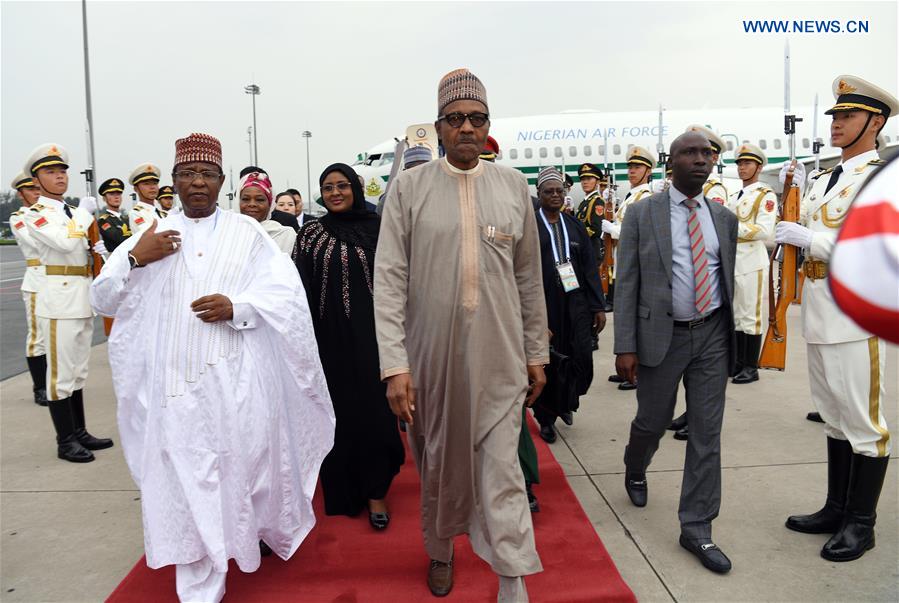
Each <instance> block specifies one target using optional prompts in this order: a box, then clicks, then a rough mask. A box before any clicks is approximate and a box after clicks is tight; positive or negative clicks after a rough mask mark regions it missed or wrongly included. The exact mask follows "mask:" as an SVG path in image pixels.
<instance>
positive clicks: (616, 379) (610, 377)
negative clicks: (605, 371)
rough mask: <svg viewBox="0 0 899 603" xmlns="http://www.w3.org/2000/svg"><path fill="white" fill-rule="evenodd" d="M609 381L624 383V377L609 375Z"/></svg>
mask: <svg viewBox="0 0 899 603" xmlns="http://www.w3.org/2000/svg"><path fill="white" fill-rule="evenodd" d="M609 381H611V382H612V383H624V377H619V376H618V375H617V374H616V375H609Z"/></svg>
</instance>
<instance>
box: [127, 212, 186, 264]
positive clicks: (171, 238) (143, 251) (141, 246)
mask: <svg viewBox="0 0 899 603" xmlns="http://www.w3.org/2000/svg"><path fill="white" fill-rule="evenodd" d="M156 224H157V222H156V221H154V222H153V224H151V225H150V228H148V229H147V230H145V231H144V234H142V235H141V237H140V240H139V241H138V242H137V245H135V246H134V248H133V249H132V250H131V255H132V256H133V257H134V259H135V260H137V263H138V264H140V265H141V266H146V265H147V264H150V263H151V262H155V261H157V260H161V259H162V258H164V257H166V256H169V255H172V254H173V253H175V252H176V251H178V250H179V249H181V236H180V235H181V233H180V232H178V231H177V230H163V231H162V232H156Z"/></svg>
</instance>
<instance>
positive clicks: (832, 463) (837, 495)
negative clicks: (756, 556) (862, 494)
mask: <svg viewBox="0 0 899 603" xmlns="http://www.w3.org/2000/svg"><path fill="white" fill-rule="evenodd" d="M851 465H852V445H851V444H850V443H849V442H847V441H846V440H837V439H836V438H827V500H826V501H825V502H824V507H823V508H822V509H821V510H820V511H817V512H815V513H812V514H811V515H791V516H790V517H788V518H787V524H786V525H787V527H788V528H790V529H791V530H795V531H797V532H804V533H806V534H834V533H835V532H837V531H838V530H839V529H840V526H841V525H842V524H843V512H844V510H845V509H846V493H847V492H848V490H849V468H850V467H851Z"/></svg>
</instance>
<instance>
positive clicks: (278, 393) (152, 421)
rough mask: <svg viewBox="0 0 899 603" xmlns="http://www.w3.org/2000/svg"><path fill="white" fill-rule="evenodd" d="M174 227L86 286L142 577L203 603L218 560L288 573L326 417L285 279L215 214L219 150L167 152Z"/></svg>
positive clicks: (212, 145) (302, 530) (180, 147)
mask: <svg viewBox="0 0 899 603" xmlns="http://www.w3.org/2000/svg"><path fill="white" fill-rule="evenodd" d="M175 148H176V156H175V168H174V177H175V183H176V186H177V188H178V194H179V197H180V198H181V200H182V203H183V208H184V209H183V212H179V213H177V214H172V215H169V216H167V217H165V218H161V219H160V220H159V221H158V222H157V223H155V224H153V225H151V226H150V227H149V228H148V229H147V230H145V231H144V232H143V233H141V234H140V235H135V236H133V237H131V238H130V239H128V240H127V241H125V242H124V243H122V244H121V245H120V246H119V247H118V248H117V249H116V251H115V252H114V253H113V254H112V255H111V256H110V258H109V261H108V262H107V264H106V265H105V266H104V269H103V272H102V273H101V275H100V276H99V278H97V280H95V281H94V283H93V285H92V287H91V303H92V305H93V307H94V308H95V310H96V311H97V312H98V313H100V314H103V315H105V316H114V317H115V323H114V326H113V330H112V333H111V334H110V337H109V360H110V365H111V367H112V373H113V385H114V386H115V391H116V396H117V398H118V403H119V412H118V419H119V431H120V433H121V437H122V444H123V448H124V451H125V459H126V461H127V462H128V466H129V469H130V470H131V474H132V476H133V478H134V480H135V482H136V483H137V484H138V486H139V487H140V489H141V504H142V509H143V519H144V545H145V549H146V555H147V565H148V566H149V567H151V568H159V567H162V566H165V565H170V564H176V565H177V568H176V585H177V590H178V596H179V598H180V600H181V601H204V602H205V601H219V600H221V598H222V597H223V596H224V592H225V574H226V572H227V568H228V560H229V559H232V558H233V559H235V560H236V562H237V565H238V567H239V568H240V569H241V570H242V571H244V572H252V571H255V570H256V569H258V567H259V564H260V539H261V540H262V541H264V542H265V544H267V545H268V546H269V547H271V549H272V550H273V551H274V552H275V553H277V554H278V556H280V557H281V558H283V559H287V558H289V557H290V556H291V555H292V554H293V553H294V552H295V551H296V550H297V548H298V547H299V545H300V543H301V542H302V541H303V539H304V538H305V537H306V535H307V534H308V533H309V531H310V530H311V529H312V526H313V525H314V523H315V517H314V514H313V511H312V496H313V492H314V490H315V484H316V480H317V476H318V471H319V467H320V465H321V462H322V460H323V459H324V457H325V455H326V454H327V453H328V451H329V450H330V449H331V446H332V444H333V437H334V413H333V409H332V407H331V400H330V397H329V395H328V390H327V384H326V382H325V377H324V374H323V372H322V368H321V364H320V362H319V358H318V350H317V346H316V343H315V335H314V333H313V330H312V323H311V319H310V315H309V308H308V305H307V301H306V295H305V293H304V291H303V287H302V284H301V282H300V280H299V276H298V274H297V271H296V269H295V268H294V266H293V264H292V263H291V262H290V260H289V259H288V257H287V256H286V255H285V254H283V253H281V252H280V251H279V250H278V248H277V246H276V245H275V244H274V242H273V241H272V240H271V238H269V237H268V236H267V235H266V234H265V232H264V231H263V230H262V228H261V227H260V226H259V224H258V222H256V221H255V220H252V219H251V218H248V217H246V216H241V215H239V214H236V213H233V212H228V211H222V210H220V209H218V207H217V206H216V200H217V198H218V192H219V190H220V188H221V185H222V183H223V181H224V176H223V175H222V170H221V146H220V144H219V142H218V140H216V139H215V138H212V137H211V136H208V135H204V134H192V135H190V136H189V137H187V138H184V139H181V140H178V141H177V142H176V143H175Z"/></svg>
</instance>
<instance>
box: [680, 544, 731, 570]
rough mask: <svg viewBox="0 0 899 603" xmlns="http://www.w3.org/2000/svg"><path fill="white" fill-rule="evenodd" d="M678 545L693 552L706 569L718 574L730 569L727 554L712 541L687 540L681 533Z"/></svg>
mask: <svg viewBox="0 0 899 603" xmlns="http://www.w3.org/2000/svg"><path fill="white" fill-rule="evenodd" d="M680 545H681V546H682V547H684V548H685V549H687V550H688V551H690V552H691V553H693V554H694V555H695V556H696V558H697V559H699V561H700V563H702V565H704V566H705V568H706V569H709V570H712V571H713V572H715V573H718V574H726V573H727V572H729V571H730V568H731V563H730V559H728V558H727V555H725V554H724V552H723V551H722V550H721V549H719V548H718V545H717V544H715V543H714V542H712V541H711V540H710V541H708V542H700V541H698V540H688V539H687V538H686V537H685V536H684V535H683V534H681V537H680Z"/></svg>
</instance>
